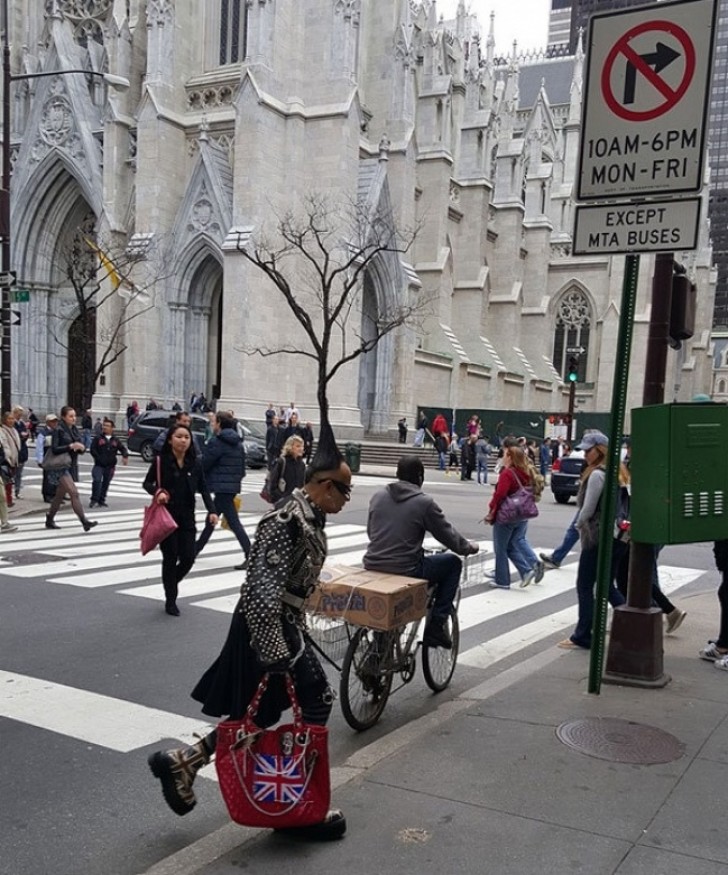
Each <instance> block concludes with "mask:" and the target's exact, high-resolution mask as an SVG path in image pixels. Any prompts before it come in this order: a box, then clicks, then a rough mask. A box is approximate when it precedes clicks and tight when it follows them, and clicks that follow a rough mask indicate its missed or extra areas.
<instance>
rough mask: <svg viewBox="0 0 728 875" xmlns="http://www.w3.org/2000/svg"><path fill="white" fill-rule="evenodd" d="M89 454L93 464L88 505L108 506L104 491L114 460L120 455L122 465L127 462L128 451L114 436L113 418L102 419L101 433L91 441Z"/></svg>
mask: <svg viewBox="0 0 728 875" xmlns="http://www.w3.org/2000/svg"><path fill="white" fill-rule="evenodd" d="M91 456H92V458H93V460H94V466H93V468H92V469H91V482H92V486H91V503H90V504H89V507H95V506H96V505H98V506H99V507H108V505H107V504H106V493H107V492H108V491H109V484H110V483H111V479H112V477H113V476H114V473H115V471H116V462H117V460H118V457H119V456H121V460H122V465H128V464H129V451H128V450H127V448H126V447H125V446H124V444H123V443H122V442H121V441H120V440H119V438H117V437H114V420H113V419H108V418H106V419H104V421H103V422H102V424H101V434H100V435H97V436H96V437H94V439H93V440H92V441H91Z"/></svg>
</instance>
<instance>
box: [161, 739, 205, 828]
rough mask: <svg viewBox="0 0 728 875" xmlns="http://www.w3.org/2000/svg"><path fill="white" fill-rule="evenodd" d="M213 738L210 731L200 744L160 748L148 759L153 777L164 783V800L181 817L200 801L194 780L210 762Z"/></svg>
mask: <svg viewBox="0 0 728 875" xmlns="http://www.w3.org/2000/svg"><path fill="white" fill-rule="evenodd" d="M214 739H215V734H214V733H211V734H210V735H208V736H207V737H206V738H203V739H202V741H198V742H197V744H193V745H190V746H189V747H178V748H177V749H176V750H167V751H157V752H156V753H153V754H152V755H151V756H150V757H149V759H148V760H147V762H148V763H149V768H150V769H151V770H152V774H153V775H154V777H155V778H159V780H160V781H161V782H162V794H163V795H164V801H165V802H166V803H167V805H169V807H170V808H171V809H172V811H174V813H175V814H179V815H180V817H181V816H182V815H184V814H187V812H189V811H192V809H193V808H194V807H195V804H196V803H197V800H196V799H195V793H194V791H193V789H192V783H193V781H194V780H195V776H196V775H197V772H198V771H199V770H200V769H201V768H202V767H203V766H204V765H206V764H207V763H209V762H210V757H211V756H212V751H213V750H214V747H213V746H211V745H214Z"/></svg>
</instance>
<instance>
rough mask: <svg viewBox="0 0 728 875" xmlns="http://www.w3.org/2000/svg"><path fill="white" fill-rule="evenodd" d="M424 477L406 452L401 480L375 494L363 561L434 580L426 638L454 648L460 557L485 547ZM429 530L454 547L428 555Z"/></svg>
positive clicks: (399, 474) (371, 567) (372, 567)
mask: <svg viewBox="0 0 728 875" xmlns="http://www.w3.org/2000/svg"><path fill="white" fill-rule="evenodd" d="M424 481H425V468H424V465H423V464H422V462H421V461H420V459H418V458H417V457H416V456H403V457H402V458H401V459H400V460H399V463H398V465H397V483H390V484H389V486H386V487H385V488H384V489H382V490H380V491H379V492H376V493H375V494H374V495H373V496H372V499H371V501H370V502H369V518H368V520H367V534H368V536H369V547H368V548H367V552H366V553H365V554H364V560H363V563H364V568H366V569H367V571H382V572H385V573H387V574H404V575H407V576H408V577H419V578H424V579H425V580H429V581H430V583H432V584H434V586H435V603H434V605H433V606H432V612H431V616H430V619H429V622H428V623H427V626H426V627H425V635H424V642H425V644H428V645H429V646H433V647H444V648H446V649H450V648H451V647H452V639H451V637H450V634H449V632H448V630H447V627H446V623H447V619H448V617H449V615H450V610H451V608H452V606H453V600H454V599H455V594H456V593H457V589H458V584H459V583H460V572H461V570H462V565H463V563H462V560H461V559H460V556H469V555H471V554H472V553H477V552H478V550H479V549H480V548H479V547H478V545H477V544H475V543H473V542H472V541H468V540H466V539H465V538H463V536H462V535H460V534H459V533H458V532H457V531H456V530H455V529H454V528H453V527H452V525H451V524H450V523H449V522H448V521H447V519H446V518H445V514H444V513H443V512H442V510H441V508H440V506H439V505H438V504H437V503H436V502H435V500H434V499H433V498H432V497H431V496H429V495H427V494H425V493H424V492H423V491H422V484H423V483H424ZM427 534H430V535H432V536H433V537H434V538H437V540H438V541H439V542H440V543H441V544H444V546H445V547H447V548H448V549H449V550H452V552H451V553H438V554H435V555H432V556H426V555H425V552H424V550H423V549H422V542H423V541H424V539H425V535H427ZM456 553H457V554H459V555H458V556H456V555H455V554H456Z"/></svg>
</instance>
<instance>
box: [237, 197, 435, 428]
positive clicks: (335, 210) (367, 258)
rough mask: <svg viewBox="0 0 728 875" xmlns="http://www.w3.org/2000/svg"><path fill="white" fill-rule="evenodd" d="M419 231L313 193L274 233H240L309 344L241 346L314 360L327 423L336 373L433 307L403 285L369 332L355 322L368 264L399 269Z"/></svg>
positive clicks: (243, 246)
mask: <svg viewBox="0 0 728 875" xmlns="http://www.w3.org/2000/svg"><path fill="white" fill-rule="evenodd" d="M418 230H419V227H415V228H413V229H409V230H403V229H399V228H397V227H396V226H395V224H394V222H393V220H392V218H391V216H390V215H385V214H384V213H383V211H381V210H379V209H375V210H372V209H371V208H370V207H369V206H367V205H365V204H362V203H356V204H348V205H347V206H346V207H345V208H343V209H342V208H339V207H336V206H334V205H333V204H332V203H331V201H330V200H329V199H328V198H327V197H326V196H325V195H321V194H317V193H312V194H308V195H307V196H306V197H305V198H304V200H303V208H302V210H301V211H300V212H298V213H296V212H294V211H292V210H291V211H289V212H286V213H285V214H284V215H282V216H279V217H278V218H277V221H276V225H275V233H274V234H273V235H272V236H271V235H269V234H268V233H266V231H265V230H263V231H261V232H260V233H259V234H257V235H247V234H245V233H244V232H243V231H241V232H239V233H238V240H237V250H238V252H240V253H241V254H242V255H243V256H244V257H245V258H246V259H247V260H248V261H249V262H250V263H251V264H253V265H255V267H256V268H258V269H259V270H261V271H262V272H263V273H264V274H265V275H266V276H267V277H268V278H269V279H270V280H271V281H272V282H273V283H274V285H275V286H276V288H277V289H278V291H279V292H280V293H281V295H282V296H283V300H284V301H285V303H286V304H287V305H288V307H289V309H290V311H291V312H292V313H293V315H294V316H295V318H296V320H297V321H298V322H299V324H300V325H301V326H302V328H303V331H304V334H305V337H306V341H307V343H306V346H305V347H304V348H301V347H299V346H297V345H295V344H294V343H291V342H285V343H282V344H280V345H276V346H251V347H245V348H244V349H243V350H242V351H243V352H245V353H246V354H258V355H261V356H273V355H294V356H305V357H306V358H310V359H313V361H314V362H315V363H316V368H317V399H318V405H319V411H320V415H321V423H322V425H323V424H324V423H326V424H328V423H329V401H328V386H329V384H330V383H331V381H332V380H333V378H334V377H335V376H336V374H337V373H338V372H339V370H340V369H341V368H342V367H343V366H344V365H345V364H347V363H348V362H351V361H354V359H356V358H358V357H359V356H361V355H364V354H366V353H368V352H370V351H371V350H373V349H374V348H375V347H376V346H377V344H378V343H379V342H380V341H381V340H382V338H383V337H385V336H386V335H387V334H389V333H390V332H392V331H394V330H395V329H397V328H399V327H400V326H403V325H416V324H418V323H419V322H420V321H421V320H422V318H423V317H424V316H425V315H426V312H427V311H428V308H429V305H430V303H431V302H430V300H429V299H427V298H426V297H425V296H422V295H420V296H418V299H417V300H416V301H412V300H410V298H409V295H408V294H407V291H406V289H395V290H392V294H391V295H389V296H388V303H386V304H384V305H383V303H382V302H381V301H380V302H379V304H380V306H379V308H378V313H377V318H376V319H369V324H368V325H367V330H366V332H364V331H363V330H362V327H361V326H360V325H358V324H356V322H355V320H354V319H352V315H353V314H354V313H355V312H357V311H356V305H357V302H358V301H359V300H360V291H361V286H362V282H363V279H364V275H365V273H366V271H367V269H368V268H370V267H372V265H373V263H374V262H375V261H377V260H380V259H384V260H385V262H389V265H390V267H391V266H392V265H393V264H394V265H395V266H396V272H397V273H401V270H402V268H401V266H400V264H399V259H400V257H401V256H402V255H404V254H405V253H406V252H408V251H409V250H410V248H411V247H412V244H413V243H414V240H415V238H416V236H417V232H418Z"/></svg>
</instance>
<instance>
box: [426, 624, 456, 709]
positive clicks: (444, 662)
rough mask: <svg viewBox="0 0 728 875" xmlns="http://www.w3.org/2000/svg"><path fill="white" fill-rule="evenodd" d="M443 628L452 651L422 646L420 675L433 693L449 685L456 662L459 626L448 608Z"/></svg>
mask: <svg viewBox="0 0 728 875" xmlns="http://www.w3.org/2000/svg"><path fill="white" fill-rule="evenodd" d="M445 628H446V629H447V630H448V632H449V633H450V637H451V638H452V650H446V649H445V648H444V647H433V646H431V645H429V644H423V645H422V673H423V674H424V676H425V683H426V684H427V686H428V687H429V688H430V689H431V690H432V691H433V692H434V693H440V692H442V690H444V689H445V687H446V686H447V685H448V684H449V683H450V681H451V680H452V676H453V674H454V673H455V666H456V665H457V661H458V650H459V649H460V625H459V623H458V612H457V611H456V610H455V608H450V616H449V617H448V618H447V623H446V624H445Z"/></svg>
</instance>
